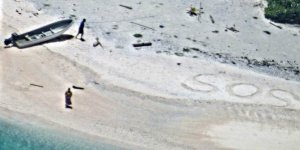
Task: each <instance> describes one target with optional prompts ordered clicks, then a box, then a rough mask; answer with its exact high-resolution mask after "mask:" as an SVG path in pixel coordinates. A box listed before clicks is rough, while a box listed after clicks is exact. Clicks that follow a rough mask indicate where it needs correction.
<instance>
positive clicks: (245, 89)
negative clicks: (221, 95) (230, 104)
mask: <svg viewBox="0 0 300 150" xmlns="http://www.w3.org/2000/svg"><path fill="white" fill-rule="evenodd" d="M228 91H229V93H230V94H232V95H234V96H238V97H251V96H254V95H255V94H257V93H258V92H259V88H258V87H256V86H255V85H253V84H249V83H237V84H233V85H231V86H229V88H228Z"/></svg>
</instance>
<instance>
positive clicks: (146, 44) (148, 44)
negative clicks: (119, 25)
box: [132, 42, 152, 47]
mask: <svg viewBox="0 0 300 150" xmlns="http://www.w3.org/2000/svg"><path fill="white" fill-rule="evenodd" d="M132 45H133V47H142V46H151V45H152V43H151V42H148V43H137V44H132Z"/></svg>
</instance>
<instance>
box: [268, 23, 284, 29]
mask: <svg viewBox="0 0 300 150" xmlns="http://www.w3.org/2000/svg"><path fill="white" fill-rule="evenodd" d="M270 24H271V25H273V26H274V27H277V28H278V29H282V27H281V26H279V25H276V24H274V23H273V22H270Z"/></svg>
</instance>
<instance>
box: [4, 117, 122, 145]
mask: <svg viewBox="0 0 300 150" xmlns="http://www.w3.org/2000/svg"><path fill="white" fill-rule="evenodd" d="M95 141H96V140H93V142H91V141H90V140H87V139H84V138H82V137H80V136H79V135H77V134H76V133H70V132H69V131H66V132H61V131H59V130H55V129H54V128H49V129H48V128H45V127H42V126H40V127H39V126H37V125H32V124H28V123H25V122H17V121H12V120H5V119H1V118H0V150H116V149H122V148H119V147H116V146H113V145H109V144H104V143H101V142H98V141H97V142H95Z"/></svg>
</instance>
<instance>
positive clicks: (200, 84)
mask: <svg viewBox="0 0 300 150" xmlns="http://www.w3.org/2000/svg"><path fill="white" fill-rule="evenodd" d="M212 78H214V79H215V78H216V77H215V76H214V75H213V74H200V75H196V76H194V77H193V78H192V79H189V80H187V81H185V82H184V83H182V84H181V85H182V87H184V88H185V89H188V90H190V91H193V92H212V91H215V90H217V87H216V86H214V85H212V84H210V80H213V79H212Z"/></svg>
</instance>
